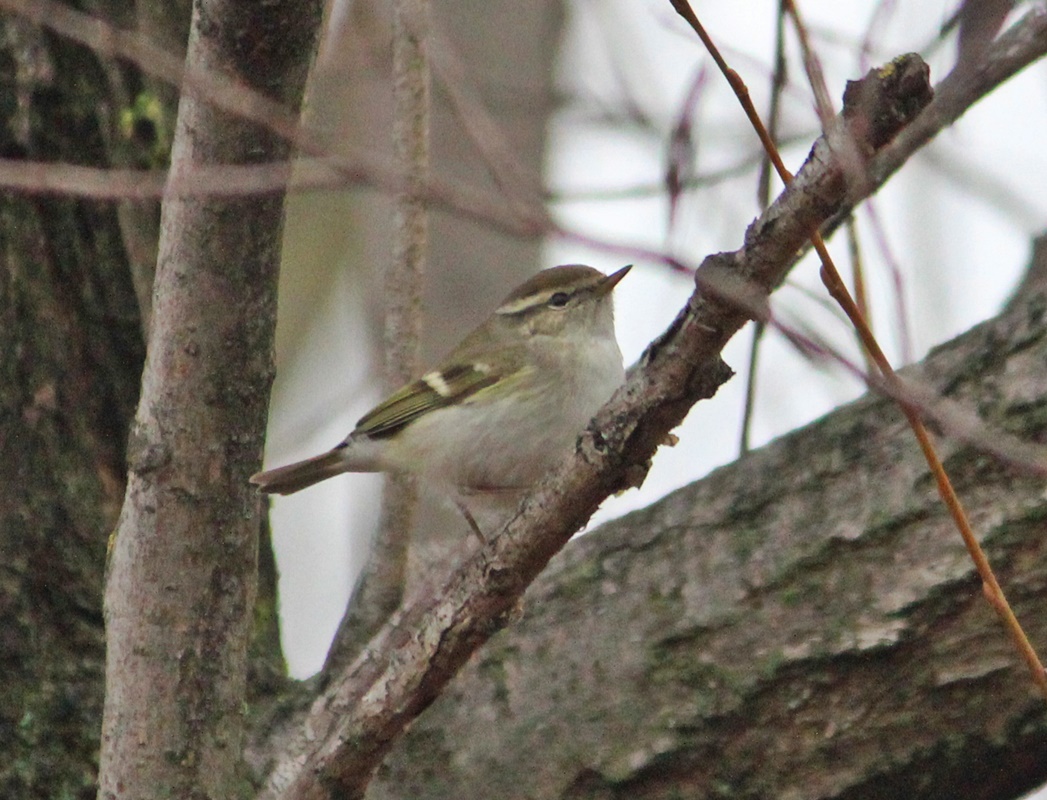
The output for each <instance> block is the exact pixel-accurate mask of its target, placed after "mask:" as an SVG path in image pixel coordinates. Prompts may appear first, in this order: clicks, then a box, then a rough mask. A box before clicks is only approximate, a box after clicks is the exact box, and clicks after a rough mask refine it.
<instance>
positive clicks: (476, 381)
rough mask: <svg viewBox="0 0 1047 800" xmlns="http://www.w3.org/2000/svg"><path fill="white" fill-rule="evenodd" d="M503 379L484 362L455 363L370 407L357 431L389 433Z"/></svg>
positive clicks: (429, 374) (370, 434) (371, 433)
mask: <svg viewBox="0 0 1047 800" xmlns="http://www.w3.org/2000/svg"><path fill="white" fill-rule="evenodd" d="M502 379H503V376H502V375H499V374H498V372H497V370H495V369H493V368H492V367H491V366H489V365H487V364H483V363H472V364H453V365H451V366H449V367H445V368H444V369H440V370H433V371H432V372H428V373H426V374H425V375H423V376H422V377H421V378H419V379H418V380H416V381H415V382H414V383H409V384H407V385H406V386H404V387H403V388H402V389H400V390H399V391H397V392H396V393H395V394H393V395H392V396H390V397H389V398H388V399H386V400H385V401H383V402H382V403H379V404H378V405H377V406H375V407H374V408H373V409H371V410H370V411H368V412H367V413H366V414H365V415H364V416H363V417H361V419H360V421H359V422H357V423H356V430H355V431H353V433H354V434H358V433H363V434H366V435H368V436H371V437H375V438H379V437H382V436H388V435H390V434H392V433H395V432H396V431H398V430H400V429H401V428H403V427H404V426H405V425H407V424H409V423H411V422H414V421H415V420H416V419H418V418H419V417H422V416H424V415H425V414H428V413H429V412H430V411H432V410H433V409H435V408H441V407H443V406H446V405H449V404H450V403H460V402H462V401H463V400H465V399H466V398H468V397H470V396H471V395H474V394H476V393H477V392H480V391H482V390H484V389H486V388H487V387H489V386H493V385H494V384H496V383H498V382H499V381H500V380H502Z"/></svg>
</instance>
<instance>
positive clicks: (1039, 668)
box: [670, 0, 1047, 699]
mask: <svg viewBox="0 0 1047 800" xmlns="http://www.w3.org/2000/svg"><path fill="white" fill-rule="evenodd" d="M670 1H671V2H672V4H673V6H674V8H676V10H677V11H678V12H679V13H680V15H681V16H683V17H684V19H686V20H687V21H688V22H689V23H691V26H692V27H693V28H694V30H695V32H696V33H697V34H698V37H699V38H700V39H701V40H702V42H703V43H704V44H705V46H706V48H708V49H709V51H710V54H711V55H712V56H713V60H714V61H716V63H717V65H719V66H720V69H721V71H722V72H723V74H724V77H725V78H726V79H727V82H728V83H729V84H730V85H731V87H732V88H733V89H734V90H735V94H736V95H737V96H738V100H739V102H740V103H741V105H742V108H743V110H744V111H745V114H746V116H747V117H749V119H750V121H753V127H754V128H755V129H756V132H757V135H758V136H759V138H760V141H761V142H762V143H763V145H764V147H767V148H770V149H774V150H776V148H775V146H774V142H773V140H772V139H771V138H770V136H769V135H768V134H767V131H766V129H765V128H764V126H763V124H762V122H760V121H759V119H758V115H757V112H756V108H755V106H753V104H752V101H751V99H750V98H749V94H748V90H747V89H745V85H744V83H743V82H742V80H741V78H740V77H739V76H738V75H737V73H735V72H734V71H733V70H732V69H730V67H728V66H727V64H726V62H725V61H724V60H723V58H722V56H720V54H719V52H718V51H717V50H716V46H715V44H714V43H713V41H712V39H711V38H710V37H709V35H708V34H707V33H706V32H705V29H704V28H703V27H702V25H701V23H700V22H699V21H698V18H697V17H696V16H695V14H694V12H693V11H692V10H691V8H690V5H689V3H688V0H670ZM785 2H786V3H787V5H788V7H789V9H790V13H791V14H793V16H794V18H796V17H797V13H796V7H795V4H794V3H793V2H792V0H785ZM798 28H802V26H798ZM807 63H808V64H810V63H811V62H810V60H808V62H807ZM809 74H810V75H812V81H814V82H815V83H817V82H818V77H817V76H818V74H819V73H818V72H817V71H811V70H809ZM815 95H816V97H825V96H827V94H826V93H825V92H824V86H822V87H821V89H820V90H819V89H818V88H816V89H815ZM819 106H820V114H821V115H822V117H823V124H826V125H827V130H826V133H827V134H830V133H831V128H830V127H829V126H830V125H834V124H835V120H834V119H829V118H828V117H826V116H825V112H826V109H824V108H822V107H821V106H822V103H821V102H819ZM831 138H833V143H834V144H835V143H836V142H837V141H839V140H840V137H831ZM769 156H770V158H771V161H772V163H774V164H775V167H776V169H778V174H779V176H780V177H781V179H782V180H783V181H784V182H786V183H789V182H791V180H792V175H791V174H790V173H789V171H788V170H786V169H785V167H784V165H783V164H782V160H781V157H780V156H779V155H778V154H777V153H776V152H775V153H773V154H771V153H770V152H769ZM847 161H850V159H847ZM779 165H781V166H780V167H779ZM810 241H811V245H812V246H813V247H814V249H815V251H816V252H817V253H818V257H819V259H820V260H821V263H822V270H821V276H822V282H823V283H824V284H825V286H826V289H827V291H828V292H829V294H830V296H831V297H832V298H833V299H834V300H836V302H837V303H839V305H840V307H841V308H843V310H844V313H846V314H847V316H848V318H849V319H850V320H851V323H852V324H853V325H854V327H855V329H856V330H857V332H858V335H859V338H860V339H861V341H862V344H863V346H864V347H865V349H866V351H867V352H868V353H869V355H870V356H871V357H872V359H873V361H874V363H875V364H876V366H877V367H878V369H879V370H880V371H881V373H882V375H883V378H884V380H885V382H886V383H887V384H888V385H893V384H895V383H896V382H897V380H898V379H897V375H896V374H895V372H894V369H893V368H892V367H891V364H890V362H889V360H888V359H887V357H886V356H885V355H884V353H883V350H882V349H881V348H880V345H879V343H878V342H877V340H876V338H875V336H874V335H873V333H872V330H871V329H870V328H869V326H868V324H867V323H866V321H865V319H864V317H863V316H862V313H861V311H860V309H859V308H858V306H857V304H856V303H855V302H854V299H853V298H852V297H851V295H850V293H849V292H848V291H847V287H846V286H845V285H844V283H843V280H842V278H841V277H840V274H839V272H838V271H837V269H836V266H835V264H834V263H833V260H832V257H831V256H830V254H829V251H828V248H827V247H826V246H825V242H824V240H823V239H822V237H821V235H820V234H819V233H818V232H817V231H815V232H813V233H812V234H811V237H810ZM899 406H900V408H901V409H902V412H903V413H904V414H905V417H906V420H907V421H908V423H909V425H910V427H911V428H912V430H913V434H914V435H915V436H916V439H917V442H918V443H919V445H920V449H921V451H922V452H923V455H924V458H925V459H926V461H927V464H928V466H929V467H930V469H931V472H932V474H933V475H934V477H935V482H936V483H937V486H938V492H939V494H940V495H941V497H942V500H943V502H944V503H945V505H946V507H947V508H948V510H949V513H950V515H951V516H952V518H953V522H954V524H955V525H956V527H957V529H958V530H959V532H960V535H961V537H962V538H963V541H964V545H965V546H966V547H967V551H968V553H969V554H970V556H971V559H972V561H973V562H974V564H975V567H976V569H977V570H978V574H979V576H980V577H981V579H982V585H983V588H984V590H985V594H986V597H987V599H988V600H989V602H990V604H991V605H992V607H993V609H994V610H995V611H996V612H997V614H998V615H999V616H1000V618H1001V620H1002V622H1003V623H1004V626H1005V628H1006V629H1007V632H1008V634H1009V635H1010V637H1011V639H1012V640H1013V642H1014V644H1015V647H1016V648H1017V649H1018V652H1019V654H1020V655H1021V657H1022V658H1023V660H1024V661H1025V662H1026V665H1027V666H1028V668H1029V671H1030V674H1031V675H1032V679H1033V681H1034V683H1035V684H1036V686H1037V688H1038V689H1039V690H1040V692H1041V693H1042V694H1043V696H1044V698H1045V699H1047V672H1045V671H1044V668H1043V664H1042V663H1041V662H1040V659H1039V657H1038V656H1037V655H1036V651H1035V650H1034V649H1033V647H1032V644H1031V643H1030V642H1029V640H1028V637H1027V636H1026V635H1025V631H1024V630H1022V627H1021V625H1020V624H1019V622H1018V620H1017V618H1016V617H1015V615H1014V612H1013V611H1012V610H1011V607H1010V605H1009V604H1008V603H1007V600H1006V598H1005V597H1004V594H1003V590H1002V589H1001V588H1000V585H999V582H998V581H997V580H996V576H995V575H994V574H993V571H992V567H991V566H990V564H989V561H988V559H987V558H986V556H985V553H984V551H983V550H982V548H981V545H979V544H978V540H977V537H976V536H975V534H974V531H973V529H972V528H971V525H970V522H969V520H968V518H967V514H966V512H965V511H964V509H963V506H962V505H961V503H960V499H959V497H958V496H957V494H956V491H955V489H954V488H953V486H952V483H951V482H950V481H949V478H948V476H947V475H946V473H945V470H944V468H943V466H942V463H941V459H940V458H939V457H938V454H937V452H936V451H935V449H934V445H933V443H932V441H931V437H930V434H929V433H928V431H927V429H926V427H925V426H924V425H923V422H922V421H921V419H920V416H919V413H918V411H917V410H916V409H914V408H912V407H910V406H908V405H906V404H904V403H901V404H899Z"/></svg>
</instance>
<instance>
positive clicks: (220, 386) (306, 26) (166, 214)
mask: <svg viewBox="0 0 1047 800" xmlns="http://www.w3.org/2000/svg"><path fill="white" fill-rule="evenodd" d="M320 14H321V6H320V3H319V2H316V1H315V0H314V2H310V3H308V4H306V5H304V6H303V4H301V3H299V2H290V0H288V2H272V3H267V4H264V5H261V6H259V5H256V4H254V3H245V2H237V1H236V0H201V2H198V3H197V4H196V5H195V6H194V10H193V25H192V29H191V33H190V39H189V48H188V55H187V63H188V65H189V68H190V69H193V70H198V71H199V74H206V75H221V76H233V77H235V78H238V79H240V80H242V81H244V82H245V83H247V84H249V85H250V86H252V87H253V88H255V89H257V90H259V91H261V92H262V93H264V94H265V95H267V96H269V97H270V98H271V99H273V100H275V101H277V102H280V103H284V104H286V105H287V107H288V108H290V109H294V108H297V106H298V104H299V103H300V101H301V94H302V90H303V87H304V83H305V76H306V73H307V70H308V66H309V63H310V60H311V56H312V53H313V45H314V41H315V38H316V36H317V31H318V28H319V21H320ZM288 154H289V145H288V143H287V142H286V141H285V140H284V139H283V138H281V137H280V136H278V135H277V134H275V133H273V132H272V131H271V130H269V129H268V128H267V127H263V126H261V125H259V124H256V123H250V122H246V121H244V120H243V119H241V118H238V117H234V116H232V115H230V114H228V113H226V112H222V111H218V110H217V109H216V108H214V107H213V106H211V105H209V104H208V103H207V102H206V101H205V100H204V99H203V98H202V96H201V95H200V94H198V91H197V88H196V87H195V86H194V87H191V88H189V89H188V90H187V92H186V93H185V94H183V96H182V98H181V101H180V105H179V114H178V125H177V130H176V133H175V139H174V149H173V152H172V159H171V160H172V174H173V176H174V179H175V181H177V176H178V174H179V173H180V172H188V171H191V170H192V169H193V166H194V165H198V164H209V163H219V164H221V163H231V164H242V163H260V162H265V161H272V162H277V161H283V160H285V159H286V158H287V156H288ZM282 218H283V196H282V194H280V193H276V192H274V193H269V194H261V195H258V196H254V197H248V198H241V199H235V200H225V199H216V198H194V197H184V196H182V197H173V198H168V199H167V201H166V202H165V203H164V209H163V216H162V220H161V233H160V252H159V258H158V267H157V273H156V286H155V290H154V295H153V297H154V303H153V320H152V325H151V330H150V337H149V352H148V357H147V360H146V365H145V370H144V373H143V379H142V396H141V399H140V402H139V406H138V412H137V414H136V417H135V427H134V430H133V432H132V436H131V443H130V445H129V448H128V450H129V453H128V462H129V470H130V472H129V477H128V487H127V492H126V495H125V501H124V507H123V511H122V513H121V519H120V524H119V526H118V530H117V533H116V536H115V540H114V543H113V545H112V549H111V558H110V564H109V572H108V577H107V581H106V606H105V615H106V636H107V653H106V700H105V714H104V721H103V731H102V753H101V766H100V777H99V782H100V785H101V789H100V796H102V797H106V798H121V797H135V798H148V797H170V796H172V795H178V796H185V797H222V798H233V797H237V796H241V795H243V794H245V793H246V792H247V791H248V787H247V782H246V780H245V775H244V771H243V769H242V764H243V762H242V758H241V750H242V740H243V703H244V699H245V696H246V675H247V650H248V640H249V632H250V626H251V622H252V610H253V604H254V600H255V590H256V577H257V574H256V573H257V551H258V532H259V528H260V508H259V505H260V504H259V499H258V495H257V492H255V491H254V490H253V488H252V487H251V486H250V485H249V484H248V483H247V477H248V476H249V475H250V474H251V473H252V472H253V471H255V470H257V468H258V466H259V464H260V461H261V449H262V431H264V428H265V419H266V408H267V397H268V390H269V385H270V383H271V379H272V366H271V356H270V354H271V349H272V336H273V329H274V326H275V307H276V296H275V295H276V270H277V266H278V263H279V255H280V236H281V224H282Z"/></svg>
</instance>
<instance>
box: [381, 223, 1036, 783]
mask: <svg viewBox="0 0 1047 800" xmlns="http://www.w3.org/2000/svg"><path fill="white" fill-rule="evenodd" d="M1045 308H1047V238H1045V239H1042V240H1041V241H1040V242H1039V246H1038V248H1037V253H1036V259H1035V264H1034V269H1033V271H1032V272H1031V273H1030V278H1029V280H1027V281H1026V283H1025V284H1024V286H1023V287H1022V292H1021V296H1020V299H1019V300H1017V301H1015V302H1013V303H1012V304H1011V305H1010V306H1009V307H1008V309H1007V310H1006V312H1005V313H1003V314H1002V315H1001V316H1000V317H999V318H997V319H996V320H994V321H992V322H989V323H986V324H984V325H981V326H979V327H977V328H975V329H974V330H972V331H970V332H968V333H966V334H964V335H963V336H961V337H959V338H958V339H956V340H954V341H953V342H951V343H949V344H948V345H946V346H944V347H942V348H940V349H938V350H937V351H936V352H935V353H933V354H932V355H931V356H930V357H929V358H928V359H927V361H926V362H925V363H923V364H921V365H919V366H917V367H914V368H912V369H909V370H905V371H904V372H903V373H902V374H903V378H904V379H906V380H908V381H921V382H925V383H926V384H927V385H929V386H931V387H933V388H934V389H935V390H936V391H937V392H940V393H941V395H942V396H944V397H946V398H949V400H951V401H957V402H960V403H962V404H964V405H965V406H968V407H969V408H971V409H976V410H977V412H978V413H979V414H980V415H981V417H982V418H983V420H984V422H985V423H986V424H987V425H989V426H992V427H994V428H996V429H998V430H1002V431H1006V432H1007V433H1009V434H1013V435H1016V436H1019V437H1021V438H1022V439H1025V440H1027V441H1031V442H1043V441H1044V440H1045V439H1047V316H1045V314H1044V309H1045ZM940 444H941V447H942V453H943V456H944V457H945V459H946V464H947V466H948V468H949V471H950V473H951V475H952V477H953V479H954V481H955V482H956V485H957V488H958V489H959V491H960V493H961V495H962V496H963V498H964V501H965V503H966V504H967V506H968V508H969V510H970V511H971V514H972V517H973V520H974V523H975V525H976V526H977V529H978V531H979V534H980V537H981V541H982V543H983V545H984V546H985V547H986V549H987V551H988V553H989V554H990V557H991V558H992V560H993V562H994V564H995V566H996V568H997V570H998V573H999V575H1000V577H1001V580H1002V581H1003V583H1004V586H1005V588H1006V589H1007V591H1008V594H1009V596H1010V598H1011V602H1012V603H1013V605H1014V607H1015V610H1016V612H1017V614H1018V616H1019V618H1020V619H1021V620H1022V622H1023V623H1024V624H1025V626H1026V630H1027V631H1028V633H1029V634H1030V636H1031V638H1032V640H1033V642H1034V643H1035V644H1036V645H1037V646H1038V648H1039V649H1040V651H1041V653H1042V652H1044V650H1045V649H1047V617H1045V616H1044V614H1043V613H1042V609H1043V605H1044V602H1045V601H1047V539H1045V537H1044V535H1043V530H1044V519H1045V518H1047V501H1045V500H1044V495H1043V478H1042V475H1030V474H1029V473H1028V472H1024V473H1023V472H1022V471H1020V470H1017V469H1015V468H1013V467H1010V466H1008V465H1007V464H1005V463H1001V461H1000V460H998V459H996V458H994V457H991V456H986V455H985V454H984V453H982V452H979V451H978V450H976V449H975V448H972V447H970V446H968V445H965V444H963V443H960V442H957V441H955V440H951V439H949V438H948V437H945V438H943V439H942V440H941V442H940ZM523 608H524V611H523V615H522V618H521V619H520V620H519V621H517V622H516V623H515V624H514V625H513V626H512V628H511V629H509V630H507V631H505V632H503V633H501V634H499V635H498V636H497V637H495V638H494V639H493V640H492V641H491V642H490V643H489V644H488V645H487V646H486V647H485V648H484V649H483V650H482V651H481V652H480V653H478V654H477V655H476V656H474V658H473V659H472V661H471V662H470V664H469V666H468V668H467V669H465V670H464V671H463V672H462V674H460V675H459V676H458V677H457V678H456V679H455V680H454V682H453V683H452V684H451V685H450V686H449V687H448V690H447V692H446V693H445V694H444V695H443V696H442V697H441V698H440V700H438V701H437V702H436V703H435V704H434V706H433V707H432V708H431V709H430V710H429V711H428V712H427V713H426V714H425V715H424V716H422V717H421V719H420V720H419V721H418V722H417V723H416V724H415V726H414V727H413V728H412V729H411V731H410V732H409V733H408V735H407V737H406V738H405V739H404V741H403V742H402V743H401V744H399V745H398V746H397V747H396V748H395V750H394V751H393V753H392V755H391V756H390V758H389V759H388V760H387V761H386V762H385V765H384V766H383V768H382V769H381V770H380V772H379V776H378V780H377V781H376V783H375V784H374V785H373V786H372V788H371V790H370V791H369V793H368V797H370V798H375V800H379V799H381V800H392V798H407V797H411V798H421V799H425V800H437V798H452V797H454V798H460V797H528V798H533V800H545V799H546V798H572V800H580V799H581V798H591V799H592V800H610V799H611V798H669V797H680V796H687V797H712V796H721V795H722V796H731V797H743V798H762V797H782V798H800V797H803V798H829V797H833V798H848V800H855V799H856V798H889V797H908V798H924V797H926V798H938V797H964V798H985V799H986V800H988V799H989V798H1008V797H1015V796H1017V795H1018V794H1019V793H1021V792H1023V791H1026V790H1028V789H1030V788H1032V787H1034V786H1036V785H1038V784H1039V783H1042V782H1043V781H1044V780H1047V709H1045V708H1044V704H1043V701H1042V699H1041V698H1040V697H1039V696H1038V695H1037V693H1036V692H1035V689H1034V687H1033V685H1032V683H1031V682H1030V681H1029V677H1028V673H1027V672H1026V669H1025V666H1024V664H1023V663H1021V661H1020V660H1019V658H1018V657H1017V655H1016V654H1015V652H1014V650H1013V648H1012V646H1011V644H1010V641H1009V640H1008V638H1007V637H1006V635H1005V633H1004V631H1003V629H1002V628H1001V626H1000V624H999V622H998V620H997V617H996V615H995V614H994V613H993V611H992V609H991V608H990V606H989V605H988V603H987V602H986V601H985V599H984V598H983V596H982V592H981V588H980V584H979V581H978V578H977V575H976V573H975V571H974V568H973V566H972V564H971V562H970V560H969V559H968V557H967V555H966V553H965V551H964V548H963V545H962V543H961V541H960V538H959V536H958V534H957V533H956V531H955V529H954V528H953V527H952V525H951V523H950V522H949V519H948V515H947V513H946V511H945V509H944V508H943V507H942V506H941V504H940V502H939V500H938V498H937V493H936V491H935V487H934V481H933V479H932V478H931V476H930V474H929V473H928V470H927V467H926V464H925V463H924V461H923V459H922V457H921V455H920V453H919V450H918V448H917V447H916V444H915V442H914V441H913V440H912V435H911V433H910V431H909V429H908V426H907V425H906V422H905V419H904V417H903V416H902V414H901V413H900V412H899V411H898V409H897V408H896V407H895V406H894V405H893V403H892V402H891V401H888V400H885V399H883V398H879V397H866V398H864V399H862V400H859V401H858V402H856V403H853V404H851V405H850V406H847V407H845V408H843V409H840V410H838V411H835V412H833V413H832V414H830V415H828V416H826V417H825V418H824V419H822V420H820V421H818V422H816V423H814V424H812V425H810V426H808V427H807V428H805V429H802V430H800V431H797V432H795V433H792V434H790V435H788V436H785V437H783V438H781V439H779V440H778V441H776V442H774V443H772V444H770V445H768V446H767V447H765V448H762V449H761V450H758V451H756V452H754V453H752V454H750V455H749V456H747V457H746V458H744V459H742V460H741V461H739V462H737V463H735V464H732V465H730V466H728V467H724V468H722V469H720V470H718V471H716V472H715V473H713V474H712V475H710V476H709V477H708V478H706V479H704V480H702V481H700V482H698V483H696V484H694V485H692V486H689V487H687V488H685V489H682V490H680V491H677V492H675V493H673V494H672V495H670V496H668V497H666V498H665V499H664V500H662V501H660V502H659V503H657V504H655V505H653V506H651V507H650V508H648V509H645V510H643V511H640V512H637V513H634V514H631V515H629V516H627V517H625V518H623V519H621V520H618V521H615V522H613V523H611V524H609V525H606V526H604V527H602V528H601V529H599V530H598V531H594V532H593V533H591V534H590V535H587V536H585V537H583V538H581V539H579V540H576V541H575V542H573V543H572V544H571V545H570V546H569V547H568V548H567V549H565V551H564V552H563V553H562V554H561V555H560V556H558V557H557V558H556V559H554V561H553V563H552V564H551V565H550V567H549V569H548V570H547V571H546V572H545V573H544V574H543V575H542V576H541V577H540V578H539V580H538V581H537V582H536V583H535V584H534V585H533V586H532V587H531V589H530V590H529V591H528V593H527V595H526V596H525V599H524V603H523Z"/></svg>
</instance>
